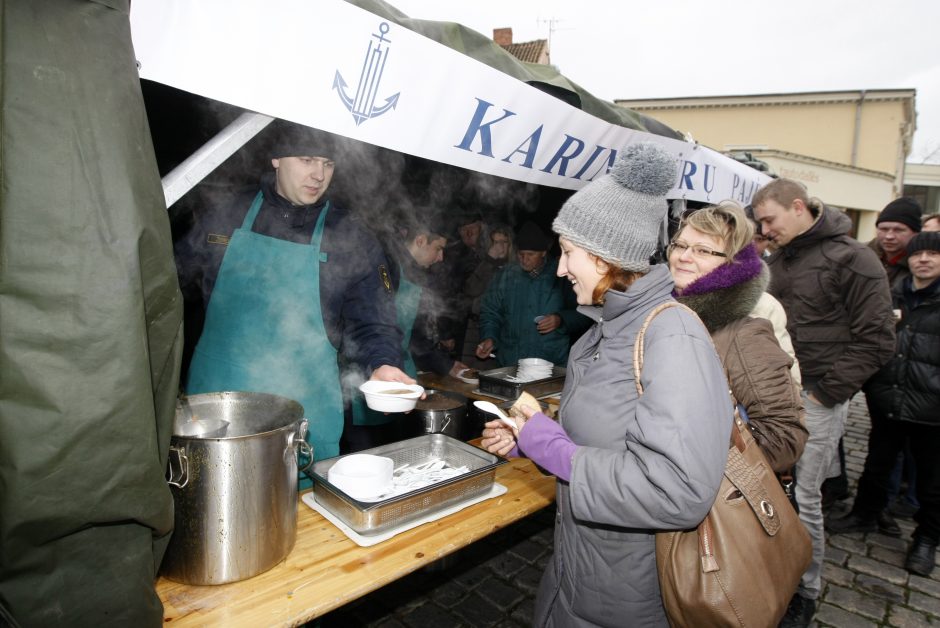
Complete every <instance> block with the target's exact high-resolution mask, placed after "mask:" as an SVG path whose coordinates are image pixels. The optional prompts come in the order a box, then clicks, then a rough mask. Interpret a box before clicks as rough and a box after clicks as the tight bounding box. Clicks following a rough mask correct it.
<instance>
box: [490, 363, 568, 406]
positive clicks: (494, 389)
mask: <svg viewBox="0 0 940 628" xmlns="http://www.w3.org/2000/svg"><path fill="white" fill-rule="evenodd" d="M516 368H517V367H515V366H504V367H502V368H498V369H491V370H489V371H480V374H479V377H480V388H479V390H480V392H481V393H482V394H484V395H487V394H491V395H493V396H495V397H502V398H503V399H511V400H513V401H515V400H516V399H518V398H519V395H521V394H522V391H523V390H524V391H526V392H527V393H529V394H530V395H532V396H533V397H535V398H539V397H546V396H548V395H554V394H556V393H560V392H561V390H562V388H564V387H565V368H564V367H563V366H555V367H553V368H552V374H551V375H550V376H549V377H545V378H542V379H534V380H532V381H529V382H515V381H513V380H512V379H510V378H512V377H515V376H516Z"/></svg>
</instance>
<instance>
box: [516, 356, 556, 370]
mask: <svg viewBox="0 0 940 628" xmlns="http://www.w3.org/2000/svg"><path fill="white" fill-rule="evenodd" d="M519 366H535V367H543V368H544V367H548V368H552V367H553V366H555V364H554V363H552V362H549V361H548V360H543V359H542V358H519Z"/></svg>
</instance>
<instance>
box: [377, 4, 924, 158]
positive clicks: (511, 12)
mask: <svg viewBox="0 0 940 628" xmlns="http://www.w3.org/2000/svg"><path fill="white" fill-rule="evenodd" d="M391 4H392V5H394V6H396V7H397V8H398V9H399V10H401V11H402V12H404V13H406V14H407V15H408V16H409V17H413V18H420V19H428V20H442V21H451V22H459V23H461V24H464V25H465V26H469V27H470V28H473V29H474V30H476V31H479V32H480V33H483V34H484V35H487V36H488V37H492V34H493V29H494V28H499V27H504V26H509V27H512V29H513V37H514V40H515V41H517V42H520V41H529V40H532V39H547V38H549V30H550V25H553V26H554V30H553V31H552V32H551V55H552V63H553V64H554V65H555V66H556V67H557V68H558V69H559V70H560V71H561V73H562V74H564V75H565V76H567V77H568V78H569V79H571V80H572V81H574V82H575V83H578V84H580V85H581V86H582V87H584V88H585V89H587V90H588V91H590V92H591V93H593V94H594V95H595V96H598V97H599V98H603V99H605V100H614V99H620V98H624V99H633V98H660V97H671V96H716V95H739V94H769V93H787V92H806V91H839V90H861V89H866V90H871V89H895V88H914V89H916V90H917V100H916V109H917V130H916V132H915V134H914V147H913V150H912V151H911V154H910V155H909V156H908V158H907V161H908V162H910V163H922V162H924V160H925V159H929V161H930V162H931V163H940V46H938V38H940V0H896V1H894V2H888V1H887V0H882V1H881V2H872V1H870V0H855V1H854V2H849V1H846V0H788V1H787V2H773V3H771V2H760V1H758V0H719V1H717V2H701V1H698V2H694V1H691V0H656V1H655V2H627V1H624V0H580V1H579V2H571V0H567V1H560V0H392V1H391Z"/></svg>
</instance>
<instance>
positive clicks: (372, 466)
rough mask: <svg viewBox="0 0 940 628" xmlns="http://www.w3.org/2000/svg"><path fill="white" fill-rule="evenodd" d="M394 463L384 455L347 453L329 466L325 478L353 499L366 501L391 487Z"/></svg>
mask: <svg viewBox="0 0 940 628" xmlns="http://www.w3.org/2000/svg"><path fill="white" fill-rule="evenodd" d="M394 465H395V463H394V462H393V461H392V459H391V458H386V457H385V456H373V455H371V454H349V455H346V456H343V457H342V458H340V459H339V460H337V461H336V463H335V464H334V465H333V466H332V467H330V470H329V471H327V473H326V479H327V480H328V481H329V482H330V484H332V485H333V486H335V487H336V488H338V489H339V490H341V491H343V492H344V493H346V494H347V495H349V496H350V497H352V498H353V499H358V500H360V501H368V500H370V499H375V498H377V497H379V496H381V495H382V494H383V493H387V492H389V491H390V490H391V489H392V472H393V471H394Z"/></svg>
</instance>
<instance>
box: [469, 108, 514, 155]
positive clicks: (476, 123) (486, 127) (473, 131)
mask: <svg viewBox="0 0 940 628" xmlns="http://www.w3.org/2000/svg"><path fill="white" fill-rule="evenodd" d="M492 106H493V103H490V102H486V101H485V100H481V99H479V98H477V110H476V111H475V112H474V113H473V119H472V120H470V126H468V127H467V132H466V134H465V135H464V136H463V140H462V141H461V142H460V143H459V144H456V145H455V147H456V148H459V149H461V150H466V151H469V150H470V147H471V146H472V145H473V138H474V137H476V136H477V134H478V133H479V134H480V143H481V144H482V147H481V148H480V154H481V155H484V156H486V157H492V156H493V135H492V133H491V132H490V127H491V126H493V125H494V124H496V123H497V122H502V121H503V120H505V119H506V118H508V117H509V116H514V115H516V114H515V113H514V112H512V111H509V110H508V109H503V115H502V117H500V118H497V119H496V120H490V121H489V122H485V123H484V122H483V117H484V116H485V115H486V110H487V109H489V108H490V107H492Z"/></svg>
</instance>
